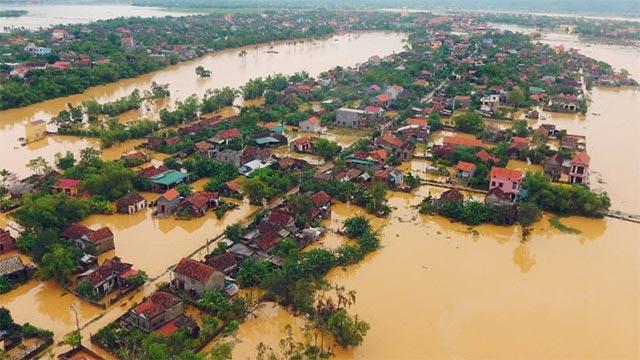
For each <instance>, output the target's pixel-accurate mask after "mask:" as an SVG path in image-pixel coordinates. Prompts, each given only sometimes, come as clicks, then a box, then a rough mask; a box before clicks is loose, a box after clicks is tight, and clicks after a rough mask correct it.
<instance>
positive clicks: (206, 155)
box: [193, 141, 216, 159]
mask: <svg viewBox="0 0 640 360" xmlns="http://www.w3.org/2000/svg"><path fill="white" fill-rule="evenodd" d="M193 147H194V148H195V150H196V154H198V155H200V157H202V158H203V159H211V158H213V157H214V156H215V153H216V151H215V147H214V146H213V145H212V144H210V143H208V142H206V141H200V142H197V143H195V145H194V146H193Z"/></svg>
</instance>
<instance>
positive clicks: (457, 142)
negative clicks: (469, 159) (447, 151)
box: [442, 136, 482, 149]
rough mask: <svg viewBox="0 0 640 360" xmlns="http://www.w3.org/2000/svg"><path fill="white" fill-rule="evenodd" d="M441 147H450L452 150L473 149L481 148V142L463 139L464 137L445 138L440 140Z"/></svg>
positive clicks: (473, 139)
mask: <svg viewBox="0 0 640 360" xmlns="http://www.w3.org/2000/svg"><path fill="white" fill-rule="evenodd" d="M442 145H443V146H448V147H451V148H453V149H456V148H474V147H482V140H478V139H475V138H469V137H464V136H445V137H444V139H443V140H442Z"/></svg>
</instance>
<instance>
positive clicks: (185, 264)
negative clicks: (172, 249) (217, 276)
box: [173, 258, 216, 284]
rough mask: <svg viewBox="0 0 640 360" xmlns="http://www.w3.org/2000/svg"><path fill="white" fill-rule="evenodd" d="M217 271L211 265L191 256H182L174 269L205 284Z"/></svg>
mask: <svg viewBox="0 0 640 360" xmlns="http://www.w3.org/2000/svg"><path fill="white" fill-rule="evenodd" d="M215 271H216V270H215V269H214V268H212V267H211V266H209V265H207V264H204V263H201V262H199V261H196V260H193V259H189V258H182V260H180V262H179V263H178V265H176V267H175V268H174V269H173V272H175V273H177V274H181V275H183V276H186V277H188V278H189V279H192V280H196V281H198V282H201V283H203V284H205V283H207V281H209V278H211V275H213V273H214V272H215Z"/></svg>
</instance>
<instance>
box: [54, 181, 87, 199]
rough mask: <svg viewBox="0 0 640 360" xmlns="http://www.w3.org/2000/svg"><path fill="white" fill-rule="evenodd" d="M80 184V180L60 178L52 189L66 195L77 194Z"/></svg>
mask: <svg viewBox="0 0 640 360" xmlns="http://www.w3.org/2000/svg"><path fill="white" fill-rule="evenodd" d="M79 186H80V180H75V179H60V180H58V182H57V183H56V184H55V185H53V190H54V191H55V192H56V193H64V194H65V195H67V196H73V197H77V196H78V187H79Z"/></svg>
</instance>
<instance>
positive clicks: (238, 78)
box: [0, 32, 405, 176]
mask: <svg viewBox="0 0 640 360" xmlns="http://www.w3.org/2000/svg"><path fill="white" fill-rule="evenodd" d="M404 38H405V35H403V34H399V33H387V32H368V33H358V34H348V35H337V36H333V37H330V38H326V39H320V40H306V41H291V42H281V43H275V44H274V45H273V48H271V47H270V45H260V46H249V47H246V48H245V50H247V55H246V56H245V57H242V58H241V57H239V56H238V53H239V51H240V50H241V49H229V50H224V51H220V52H217V53H214V54H210V55H207V56H204V57H202V58H199V59H197V60H193V61H190V62H185V63H181V64H178V65H175V66H171V67H168V68H166V69H164V70H161V71H158V72H155V73H151V74H147V75H144V76H141V77H138V78H135V79H127V80H122V81H119V82H116V83H113V84H109V85H104V86H98V87H94V88H91V89H89V90H87V91H86V92H85V93H83V94H78V95H72V96H68V97H63V98H58V99H54V100H49V101H45V102H42V103H38V104H34V105H30V106H27V107H24V108H19V109H12V110H6V111H0V152H2V153H9V152H12V153H15V154H16V155H15V156H12V157H10V158H8V159H6V161H5V162H4V163H3V164H2V167H4V168H6V169H7V170H10V171H12V172H16V173H18V174H19V175H21V176H26V175H28V174H29V171H28V169H27V168H26V167H25V163H26V162H27V161H29V160H30V159H33V158H35V157H37V156H43V157H44V158H45V159H47V160H49V161H52V160H53V158H54V154H55V153H56V152H59V151H66V150H71V151H74V152H79V151H80V149H82V148H85V147H87V146H89V145H90V146H99V144H98V142H97V140H78V139H77V138H71V139H68V138H66V137H65V138H55V139H46V140H42V141H40V142H37V143H35V144H33V147H35V148H36V149H35V150H30V147H31V145H30V146H29V147H21V146H20V140H19V139H20V138H22V137H24V136H25V127H24V125H25V124H26V123H27V122H29V121H31V120H34V119H44V120H49V119H51V117H52V116H55V115H56V114H57V113H58V112H60V111H61V110H63V109H64V108H65V107H66V105H67V104H68V103H72V104H79V103H81V102H82V101H86V100H88V99H92V98H96V99H98V101H100V102H105V101H111V100H114V99H117V98H119V97H122V96H125V95H128V94H130V93H131V92H132V91H133V90H134V89H137V88H138V89H148V88H150V86H151V83H152V82H154V81H155V82H157V83H162V84H165V83H168V84H170V85H169V89H170V90H171V95H172V96H171V101H170V102H171V103H173V102H174V101H175V100H181V99H184V98H186V97H188V96H190V95H191V94H197V95H202V94H204V92H205V91H206V90H207V89H212V88H219V87H224V86H231V87H239V86H241V85H243V84H244V83H245V82H247V81H248V80H250V79H252V78H256V77H266V76H268V75H269V74H275V73H287V74H291V73H294V72H299V71H307V72H308V73H309V74H311V75H317V74H319V73H320V72H322V71H325V70H328V69H331V68H333V67H335V66H338V65H341V66H350V65H355V64H356V63H359V62H363V61H365V60H367V59H368V58H369V56H372V55H376V54H378V55H387V54H391V53H394V52H399V51H402V46H403V39H404ZM267 50H270V51H271V52H270V53H267V52H266V51H267ZM199 65H202V66H204V67H205V68H207V69H210V70H212V71H213V75H212V76H211V78H207V79H200V78H198V77H197V76H196V74H195V70H194V69H195V68H196V67H197V66H199ZM230 109H232V108H230ZM143 115H144V116H151V117H153V116H152V115H153V114H149V113H148V112H146V111H145V109H142V110H141V113H140V116H143ZM126 116H127V119H128V120H130V119H131V118H132V117H135V113H133V114H132V113H128V114H127V115H126ZM50 130H53V129H50ZM66 140H68V141H66ZM337 140H338V141H340V140H341V139H340V137H338V139H337ZM347 140H348V139H347Z"/></svg>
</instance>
